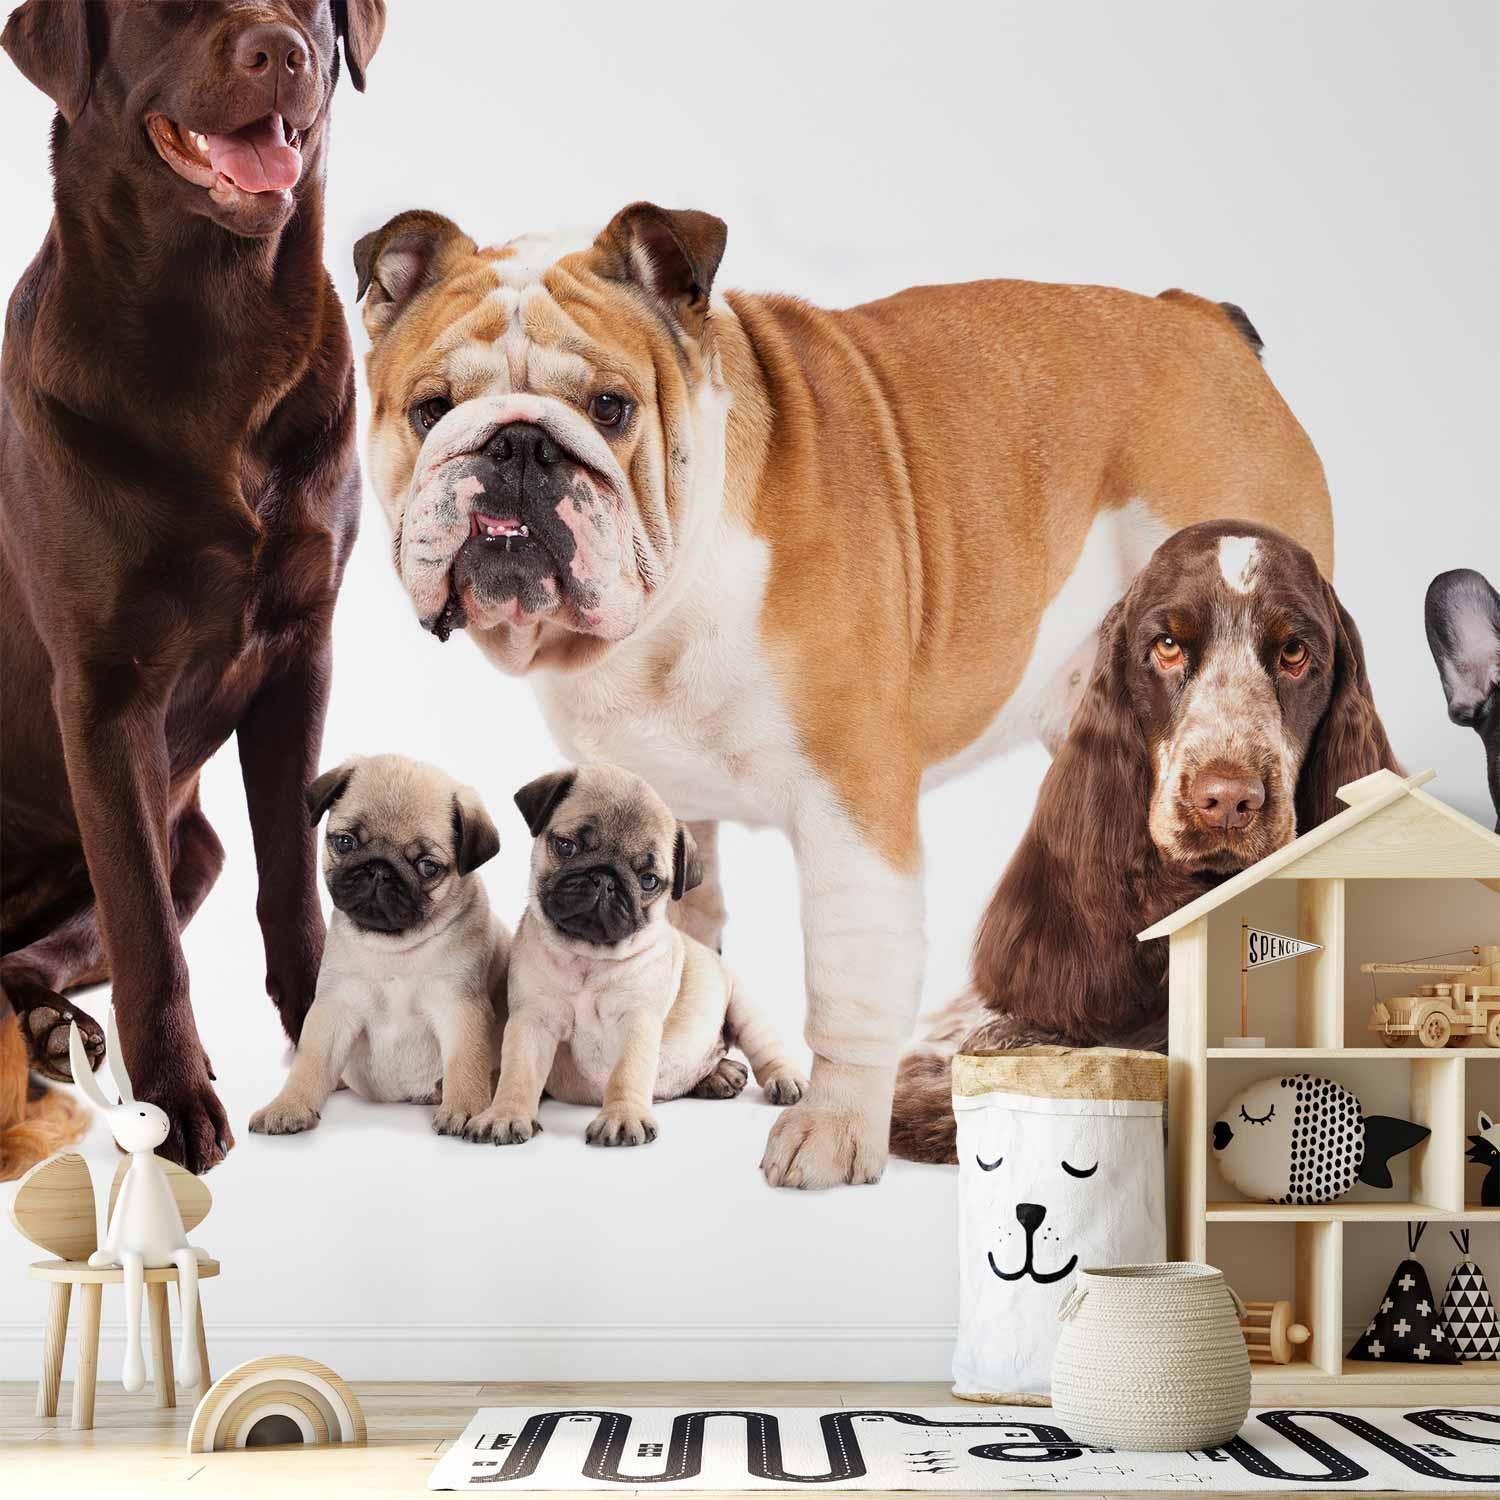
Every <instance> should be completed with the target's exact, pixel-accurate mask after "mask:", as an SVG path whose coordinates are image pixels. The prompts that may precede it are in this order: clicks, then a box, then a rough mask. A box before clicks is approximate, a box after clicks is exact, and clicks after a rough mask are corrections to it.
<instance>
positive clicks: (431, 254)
mask: <svg viewBox="0 0 1500 1500" xmlns="http://www.w3.org/2000/svg"><path fill="white" fill-rule="evenodd" d="M477 248H478V247H477V246H476V245H475V243H474V241H473V240H471V239H470V238H469V236H468V235H466V234H465V233H464V232H463V230H462V229H460V228H459V227H458V225H457V224H455V223H454V222H453V220H452V219H445V218H444V217H443V216H442V214H435V213H432V212H431V211H430V210H428V209H425V208H410V209H407V211H406V212H405V213H402V214H397V215H396V217H395V218H394V219H392V220H390V222H389V223H387V224H383V225H382V226H381V227H380V228H379V229H375V230H372V231H371V232H370V233H369V234H367V235H365V236H364V237H363V238H362V239H360V240H359V241H358V242H357V243H356V244H355V246H354V274H355V276H356V277H357V278H358V286H357V289H356V291H355V294H354V296H355V300H356V301H358V300H359V299H360V298H364V304H365V313H364V316H365V331H366V332H367V333H368V334H369V335H370V337H371V338H372V339H378V338H379V337H380V335H381V334H383V333H384V332H385V331H386V329H387V328H389V327H390V326H391V324H392V323H394V322H395V321H396V319H397V317H398V316H399V315H400V313H401V311H402V309H403V308H405V307H406V305H407V303H409V302H410V301H411V299H412V298H413V297H415V296H416V295H417V293H418V292H420V291H422V290H423V288H425V287H428V286H430V285H431V284H432V283H433V282H434V281H436V280H437V278H438V275H439V273H440V271H441V269H442V266H443V264H444V263H445V261H446V259H447V257H448V255H449V254H450V253H451V252H453V251H454V250H457V251H458V252H459V253H461V254H467V255H472V254H473V253H474V252H475V250H476V249H477Z"/></svg>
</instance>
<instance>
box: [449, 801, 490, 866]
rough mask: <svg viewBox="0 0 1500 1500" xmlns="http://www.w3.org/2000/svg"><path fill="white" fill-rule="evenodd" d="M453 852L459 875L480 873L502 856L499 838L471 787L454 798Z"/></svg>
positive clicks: (482, 804)
mask: <svg viewBox="0 0 1500 1500" xmlns="http://www.w3.org/2000/svg"><path fill="white" fill-rule="evenodd" d="M453 850H454V854H453V859H454V868H455V869H456V870H457V871H458V873H459V874H460V875H467V874H468V873H469V872H470V871H471V870H477V869H478V868H479V867H480V865H482V864H484V863H486V861H488V860H492V859H493V858H494V857H495V856H496V855H497V854H498V853H499V852H500V835H499V833H498V832H497V831H496V829H495V825H494V824H493V823H492V822H490V815H489V813H487V812H486V811H485V808H484V803H483V802H481V801H480V800H479V793H478V792H476V791H475V790H474V788H473V787H471V786H465V787H460V788H459V789H458V791H457V793H455V795H454V798H453Z"/></svg>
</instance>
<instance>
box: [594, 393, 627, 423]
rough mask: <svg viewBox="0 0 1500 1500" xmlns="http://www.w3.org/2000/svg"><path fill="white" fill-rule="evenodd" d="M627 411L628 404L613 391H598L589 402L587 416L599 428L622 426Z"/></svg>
mask: <svg viewBox="0 0 1500 1500" xmlns="http://www.w3.org/2000/svg"><path fill="white" fill-rule="evenodd" d="M629 410H630V403H629V402H628V401H627V400H626V399H625V398H624V397H623V396H618V395H616V394H615V392H614V391H600V392H599V394H598V395H597V396H595V397H594V398H593V399H592V400H591V401H590V402H589V416H591V417H592V418H593V419H594V421H596V422H597V423H598V424H599V425H600V426H601V427H620V426H623V425H624V422H625V417H626V414H627V413H628V412H629Z"/></svg>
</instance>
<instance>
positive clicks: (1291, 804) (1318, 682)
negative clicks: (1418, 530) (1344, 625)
mask: <svg viewBox="0 0 1500 1500" xmlns="http://www.w3.org/2000/svg"><path fill="white" fill-rule="evenodd" d="M1116 641H1117V650H1118V651H1120V652H1121V653H1122V663H1121V667H1122V670H1123V673H1124V677H1125V685H1126V691H1127V693H1128V696H1129V701H1130V704H1131V706H1132V709H1133V711H1134V714H1135V717H1136V718H1137V720H1138V721H1139V723H1140V725H1141V728H1142V731H1143V732H1144V734H1145V736H1146V741H1147V745H1148V748H1149V752H1150V761H1151V766H1152V770H1153V786H1152V790H1151V797H1150V815H1149V827H1150V831H1151V837H1152V840H1153V841H1154V842H1155V844H1156V845H1157V847H1158V848H1159V849H1160V850H1161V851H1162V852H1163V853H1164V854H1165V855H1167V856H1168V857H1169V858H1170V859H1171V860H1173V861H1174V863H1176V864H1179V865H1182V866H1184V867H1186V868H1188V869H1192V870H1197V871H1200V872H1203V873H1208V874H1224V873H1228V872H1231V871H1234V870H1239V869H1243V868H1245V867H1246V866H1248V865H1251V864H1253V863H1255V861H1257V860H1259V859H1262V858H1264V857H1265V856H1266V855H1267V854H1269V853H1271V852H1272V851H1273V850H1275V849H1278V848H1280V847H1281V846H1282V845H1283V844H1285V843H1287V842H1289V841H1290V840H1291V839H1292V838H1294V837H1295V835H1296V831H1297V812H1296V791H1297V778H1298V775H1299V774H1300V771H1301V768H1302V765H1303V762H1304V760H1305V759H1306V757H1307V754H1308V750H1309V746H1310V745H1311V743H1312V741H1313V739H1314V736H1315V735H1316V734H1317V733H1318V731H1319V727H1320V725H1321V724H1322V722H1323V720H1324V718H1325V715H1326V714H1327V711H1328V707H1329V703H1330V700H1331V698H1332V695H1333V690H1334V683H1335V679H1336V676H1337V675H1338V674H1339V671H1340V662H1341V653H1344V652H1346V651H1348V650H1349V649H1350V646H1349V642H1348V641H1347V640H1346V638H1345V635H1344V632H1343V630H1342V629H1341V627H1340V621H1339V617H1338V607H1337V603H1336V601H1335V600H1334V598H1333V593H1332V590H1331V589H1329V588H1328V586H1327V585H1326V584H1325V583H1324V582H1323V579H1322V577H1321V576H1320V575H1319V573H1318V569H1317V564H1316V563H1315V562H1314V561H1313V558H1312V556H1311V554H1310V553H1308V552H1307V551H1306V550H1305V549H1304V548H1302V547H1300V546H1298V545H1297V544H1296V543H1294V542H1292V541H1290V540H1288V539H1287V538H1286V537H1284V536H1282V535H1280V534H1279V533H1277V532H1273V531H1269V530H1266V529H1264V528H1259V527H1255V526H1251V525H1248V524H1244V523H1238V522H1210V523H1205V524H1203V525H1199V526H1191V527H1188V528H1186V529H1185V530H1183V531H1180V532H1178V533H1177V534H1176V535H1175V536H1173V537H1170V538H1168V540H1167V541H1166V542H1164V543H1163V544H1162V545H1161V547H1159V548H1158V549H1157V551H1156V553H1155V554H1154V555H1153V557H1152V559H1151V561H1150V562H1149V563H1147V565H1146V567H1145V568H1144V569H1143V570H1142V572H1141V574H1140V575H1139V577H1138V578H1137V579H1136V581H1135V583H1134V584H1133V585H1132V586H1131V589H1130V592H1129V593H1128V594H1127V595H1126V598H1125V600H1124V601H1123V604H1122V605H1121V610H1120V619H1119V625H1118V635H1117V638H1116ZM1361 675H1362V673H1361Z"/></svg>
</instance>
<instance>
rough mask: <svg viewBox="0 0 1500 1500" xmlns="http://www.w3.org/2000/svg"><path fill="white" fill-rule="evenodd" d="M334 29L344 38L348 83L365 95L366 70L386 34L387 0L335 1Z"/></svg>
mask: <svg viewBox="0 0 1500 1500" xmlns="http://www.w3.org/2000/svg"><path fill="white" fill-rule="evenodd" d="M333 26H334V30H335V31H336V32H338V34H339V36H340V37H342V38H343V42H344V58H345V60H346V61H347V62H348V64H349V81H350V83H352V84H353V85H354V87H355V88H356V89H358V90H359V92H360V93H361V94H362V93H364V91H365V71H366V69H368V68H369V66H370V59H371V58H372V57H374V56H375V50H376V48H377V47H379V46H380V39H381V37H382V36H384V35H385V0H333Z"/></svg>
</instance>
